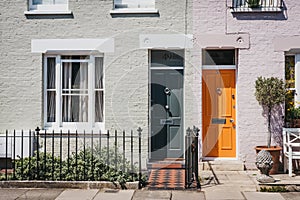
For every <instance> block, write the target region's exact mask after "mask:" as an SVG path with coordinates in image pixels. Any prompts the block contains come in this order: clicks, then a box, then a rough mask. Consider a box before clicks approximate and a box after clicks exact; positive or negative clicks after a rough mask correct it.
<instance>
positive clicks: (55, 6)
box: [29, 0, 68, 12]
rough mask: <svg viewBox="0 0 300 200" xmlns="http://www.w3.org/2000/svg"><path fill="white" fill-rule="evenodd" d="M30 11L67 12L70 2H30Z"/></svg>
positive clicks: (33, 0)
mask: <svg viewBox="0 0 300 200" xmlns="http://www.w3.org/2000/svg"><path fill="white" fill-rule="evenodd" d="M29 11H44V12H65V11H68V0H29Z"/></svg>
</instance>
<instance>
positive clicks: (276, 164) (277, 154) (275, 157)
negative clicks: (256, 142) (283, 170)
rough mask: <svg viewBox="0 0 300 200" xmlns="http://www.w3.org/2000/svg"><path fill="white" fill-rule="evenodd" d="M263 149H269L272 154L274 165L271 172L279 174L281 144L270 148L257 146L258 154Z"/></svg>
mask: <svg viewBox="0 0 300 200" xmlns="http://www.w3.org/2000/svg"><path fill="white" fill-rule="evenodd" d="M263 149H264V150H267V151H268V152H270V154H271V155H272V160H273V167H272V169H271V171H270V174H278V170H279V164H280V162H279V157H280V152H281V150H282V148H281V147H280V146H271V147H270V148H268V147H267V146H257V147H255V150H256V154H257V153H258V152H260V151H261V150H263Z"/></svg>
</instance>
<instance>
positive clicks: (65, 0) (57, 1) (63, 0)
mask: <svg viewBox="0 0 300 200" xmlns="http://www.w3.org/2000/svg"><path fill="white" fill-rule="evenodd" d="M54 2H55V4H67V3H68V0H55V1H54Z"/></svg>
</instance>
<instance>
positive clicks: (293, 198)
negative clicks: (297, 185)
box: [280, 192, 300, 200]
mask: <svg viewBox="0 0 300 200" xmlns="http://www.w3.org/2000/svg"><path fill="white" fill-rule="evenodd" d="M280 194H281V196H283V198H284V199H285V200H299V199H300V192H286V193H280Z"/></svg>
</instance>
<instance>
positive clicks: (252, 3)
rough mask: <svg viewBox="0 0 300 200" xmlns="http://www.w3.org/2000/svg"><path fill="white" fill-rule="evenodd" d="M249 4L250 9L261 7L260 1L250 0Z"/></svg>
mask: <svg viewBox="0 0 300 200" xmlns="http://www.w3.org/2000/svg"><path fill="white" fill-rule="evenodd" d="M247 3H248V7H249V8H258V7H259V6H260V4H259V3H260V0H248V1H247Z"/></svg>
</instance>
